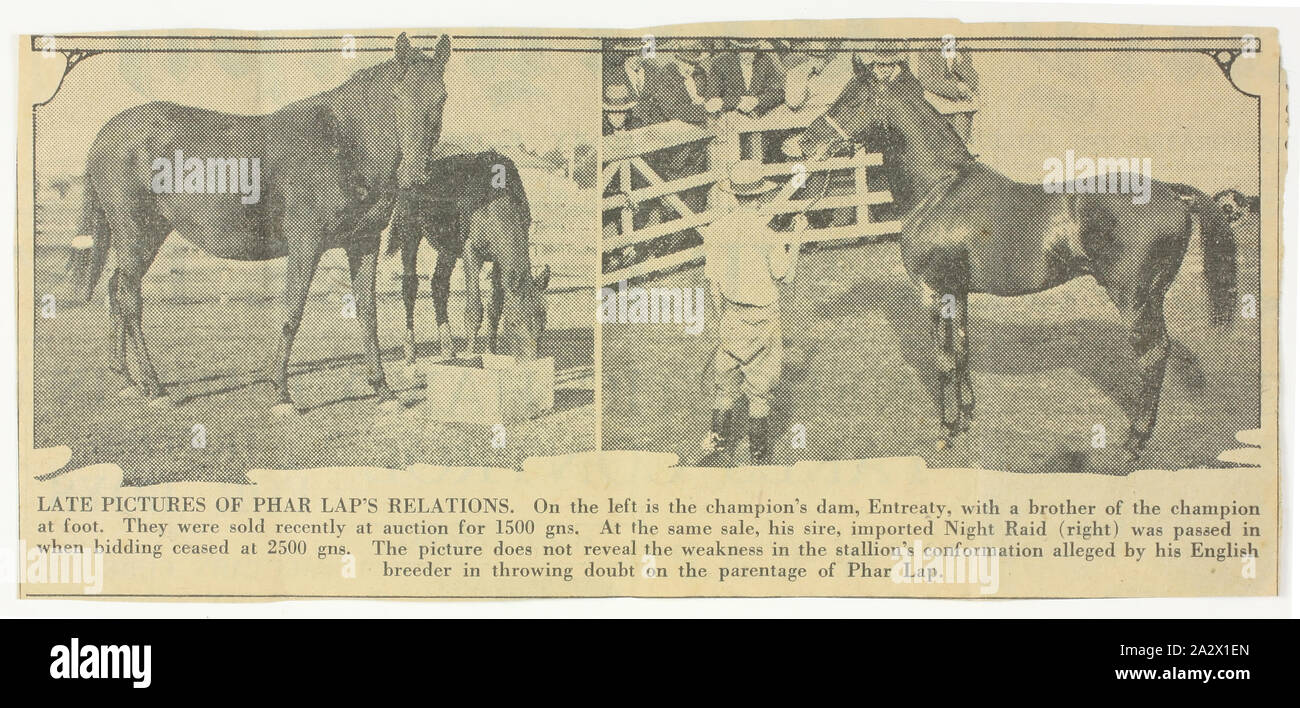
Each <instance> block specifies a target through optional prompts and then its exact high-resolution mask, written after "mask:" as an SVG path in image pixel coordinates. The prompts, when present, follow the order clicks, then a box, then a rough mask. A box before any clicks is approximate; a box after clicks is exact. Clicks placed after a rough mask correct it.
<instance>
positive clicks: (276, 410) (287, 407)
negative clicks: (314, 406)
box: [271, 403, 302, 418]
mask: <svg viewBox="0 0 1300 708" xmlns="http://www.w3.org/2000/svg"><path fill="white" fill-rule="evenodd" d="M271 415H272V416H273V417H275V418H297V417H299V416H301V415H302V411H300V410H298V406H295V405H294V404H292V403H277V404H275V405H274V406H271Z"/></svg>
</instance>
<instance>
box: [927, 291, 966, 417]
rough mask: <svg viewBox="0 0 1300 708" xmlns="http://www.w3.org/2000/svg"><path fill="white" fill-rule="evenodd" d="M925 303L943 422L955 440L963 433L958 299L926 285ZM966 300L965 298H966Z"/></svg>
mask: <svg viewBox="0 0 1300 708" xmlns="http://www.w3.org/2000/svg"><path fill="white" fill-rule="evenodd" d="M920 288H921V301H922V304H923V306H924V307H926V308H927V310H928V314H929V317H930V327H931V337H932V341H933V342H934V363H935V371H936V373H937V375H938V379H939V390H938V397H937V399H936V401H937V403H938V405H939V422H940V423H941V424H942V425H943V427H944V428H946V429H947V431H948V435H949V436H950V437H951V436H953V435H956V434H957V433H959V432H961V431H962V430H963V427H962V426H963V416H962V412H961V384H960V379H959V370H958V366H957V362H958V357H957V351H956V349H955V346H954V344H955V342H954V330H955V329H956V328H955V327H954V322H955V321H956V319H957V316H958V306H957V301H958V298H957V297H956V296H955V295H953V294H952V293H940V292H938V291H936V290H934V289H933V288H931V287H930V286H928V285H926V284H925V283H920ZM962 299H964V298H962Z"/></svg>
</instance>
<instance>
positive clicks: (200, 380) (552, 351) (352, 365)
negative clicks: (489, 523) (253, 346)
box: [164, 328, 595, 413]
mask: <svg viewBox="0 0 1300 708" xmlns="http://www.w3.org/2000/svg"><path fill="white" fill-rule="evenodd" d="M454 346H455V347H456V351H461V350H462V349H463V347H464V346H465V340H464V339H463V338H458V339H455V340H454ZM594 350H595V340H594V334H593V332H592V330H590V329H585V328H572V329H563V330H548V331H546V332H544V333H543V334H542V338H541V341H540V342H539V343H538V353H539V356H543V357H547V356H550V357H554V358H555V369H556V371H563V370H566V369H572V368H575V367H584V366H591V365H592V363H593V361H594ZM437 354H438V342H437V340H434V339H430V340H427V341H423V342H417V343H416V356H417V357H420V358H428V357H434V356H436V355H437ZM404 357H405V353H404V351H403V349H402V347H401V346H393V347H389V348H387V349H384V350H382V351H381V352H380V359H381V360H382V361H383V362H384V363H385V364H386V365H389V366H391V365H394V364H400V363H401V362H402V361H403V359H404ZM363 366H364V363H363V360H362V354H361V353H356V354H342V355H337V356H326V357H318V358H315V359H310V360H308V361H303V362H299V363H297V364H295V365H293V366H291V367H290V369H289V377H290V380H292V379H294V378H297V377H301V376H304V375H311V374H319V373H325V372H331V371H343V370H348V369H354V370H357V372H358V373H357V376H358V377H359V376H361V373H360V369H361V368H362V367H363ZM393 378H394V377H392V376H390V377H389V379H390V386H392V390H393V392H394V393H396V394H397V395H398V397H399V399H400V400H401V402H402V405H403V406H405V407H406V408H412V407H414V406H417V405H419V404H420V403H422V402H423V400H424V399H423V396H422V395H421V393H422V391H423V390H424V384H423V383H422V382H419V381H414V380H410V381H407V380H405V379H401V380H402V381H403V385H393V383H394V382H393V381H392V379H393ZM214 382H215V383H217V384H218V385H216V386H215V387H205V388H203V389H202V390H199V391H190V392H188V393H185V394H183V395H179V396H177V395H174V394H173V401H174V402H175V403H176V405H178V406H183V405H186V404H188V403H193V402H196V401H200V400H204V399H211V398H216V397H219V396H223V395H226V394H230V393H235V392H238V391H242V390H248V389H253V388H257V387H261V386H265V387H266V390H267V392H268V394H271V393H274V389H273V387H272V386H271V383H270V378H269V376H267V375H266V374H265V373H264V372H261V373H252V374H249V373H246V372H245V373H237V374H230V373H224V374H223V373H213V374H205V375H203V376H196V377H193V378H187V379H174V380H172V381H169V382H166V383H165V384H164V385H165V386H167V388H168V389H169V390H173V391H175V390H179V391H185V390H186V389H192V388H193V387H195V386H202V385H203V384H213V383H214ZM341 388H344V389H347V388H348V387H347V386H346V385H345V384H344V385H341ZM373 398H374V394H373V393H372V392H369V391H365V392H358V393H350V392H348V393H345V395H338V396H334V397H330V398H327V399H326V400H322V401H316V402H313V403H311V404H310V405H304V404H302V403H301V402H300V403H299V406H300V409H301V410H302V412H303V413H310V412H313V411H319V410H326V409H329V408H332V407H335V406H339V405H346V404H350V403H358V402H361V401H366V400H369V399H373ZM594 402H595V391H594V390H592V389H584V388H580V387H566V386H563V385H560V386H557V388H556V391H555V408H554V411H555V412H563V411H566V410H570V409H573V408H579V407H581V406H584V405H592V404H594Z"/></svg>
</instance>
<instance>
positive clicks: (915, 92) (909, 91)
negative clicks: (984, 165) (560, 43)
mask: <svg viewBox="0 0 1300 708" xmlns="http://www.w3.org/2000/svg"><path fill="white" fill-rule="evenodd" d="M893 83H894V85H895V86H897V87H898V89H899V90H898V94H899V95H900V96H901V97H902V98H904V99H905V100H906V101H907V102H908V104H909V106H910V107H911V108H913V109H914V110H915V111H916V112H917V113H918V114H920V115H923V116H926V117H927V118H929V121H928V123H921V124H920V125H922V126H923V127H932V130H931V136H932V137H934V138H935V139H936V140H939V141H940V142H939V143H938V146H939V147H947V148H950V149H952V150H953V151H954V152H955V153H956V154H957V155H958V156H959V157H965V158H966V159H968V160H973V159H975V158H974V156H973V155H971V152H970V149H969V148H967V147H966V140H965V139H964V138H962V137H961V135H959V134H958V133H957V129H956V128H954V127H953V125H952V123H951V122H949V121H948V119H947V118H944V117H943V114H942V113H940V112H939V110H938V109H937V108H935V107H934V105H933V104H931V103H930V101H929V100H927V99H926V97H925V87H924V86H922V85H921V81H920V80H919V79H917V78H916V77H915V76H913V75H912V72H910V71H908V70H907V67H906V66H904V67H902V73H901V74H900V75H899V76H898V78H896V79H894V82H893ZM933 128H937V134H935V131H934V130H933Z"/></svg>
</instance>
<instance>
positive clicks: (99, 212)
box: [67, 175, 109, 302]
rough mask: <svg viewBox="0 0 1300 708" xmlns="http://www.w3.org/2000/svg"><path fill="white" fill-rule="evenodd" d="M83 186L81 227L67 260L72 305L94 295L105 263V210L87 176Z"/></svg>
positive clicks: (107, 240) (106, 252)
mask: <svg viewBox="0 0 1300 708" xmlns="http://www.w3.org/2000/svg"><path fill="white" fill-rule="evenodd" d="M85 185H86V186H85V190H84V194H83V196H82V202H81V225H80V227H79V228H78V229H77V236H76V237H75V238H73V239H72V255H71V256H69V258H68V266H67V270H68V272H69V273H70V285H69V287H70V288H71V290H72V301H73V302H90V299H91V297H93V296H94V293H95V285H97V284H98V283H99V277H100V275H101V274H102V273H103V272H104V263H105V262H106V261H107V260H108V246H109V232H108V218H107V217H106V216H105V215H104V208H103V206H102V205H100V203H99V197H98V196H97V195H96V193H95V185H94V183H93V182H92V181H91V179H90V175H86V181H85Z"/></svg>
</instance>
